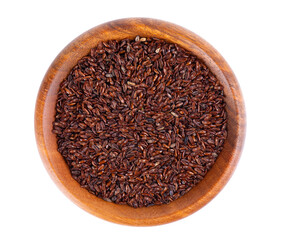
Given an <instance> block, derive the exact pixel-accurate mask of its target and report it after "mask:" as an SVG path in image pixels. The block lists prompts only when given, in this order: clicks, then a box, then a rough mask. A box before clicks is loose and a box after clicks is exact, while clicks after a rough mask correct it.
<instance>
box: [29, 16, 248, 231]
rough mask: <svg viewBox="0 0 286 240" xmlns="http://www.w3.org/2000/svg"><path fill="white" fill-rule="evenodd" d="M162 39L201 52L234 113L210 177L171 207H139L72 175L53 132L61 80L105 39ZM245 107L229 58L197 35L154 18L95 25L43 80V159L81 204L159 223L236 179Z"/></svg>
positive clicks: (111, 215) (123, 218) (39, 110)
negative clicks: (108, 197) (97, 192)
mask: <svg viewBox="0 0 286 240" xmlns="http://www.w3.org/2000/svg"><path fill="white" fill-rule="evenodd" d="M137 35H140V36H142V37H157V38H161V39H165V40H167V41H169V42H174V43H177V44H179V45H180V46H182V47H183V48H185V49H188V50H189V51H191V52H192V53H193V54H194V55H196V56H198V57H199V58H200V59H201V60H202V61H203V62H204V63H205V64H206V65H207V66H208V67H209V68H210V69H211V71H212V72H213V73H214V74H215V75H216V77H217V78H218V79H219V80H220V81H221V83H222V84H223V86H224V89H225V95H226V103H227V113H228V126H227V127H228V137H227V139H226V142H225V145H224V149H223V151H222V152H221V154H220V155H219V157H218V159H217V161H216V163H215V164H214V166H213V167H212V169H211V170H210V171H209V172H208V173H207V175H206V176H205V178H204V179H203V180H202V181H201V182H200V183H199V184H198V185H197V186H195V187H194V188H193V189H192V190H191V191H190V192H188V193H187V194H185V195H184V196H183V197H181V198H179V199H178V200H176V201H174V202H171V203H170V204H168V205H161V206H152V207H148V208H139V209H134V208H132V207H129V206H124V205H117V204H114V203H109V202H106V201H104V200H102V199H100V198H97V197H96V196H94V195H92V194H90V193H89V192H88V191H87V190H85V189H83V188H81V187H80V185H79V184H78V183H77V182H76V181H75V180H74V179H73V178H72V177H71V174H70V171H69V168H68V167H67V165H66V163H65V161H64V159H63V158H62V156H61V154H60V153H59V152H58V151H57V142H56V136H55V134H53V133H52V122H53V121H54V116H55V103H56V99H57V93H58V90H59V85H60V83H61V81H62V80H63V79H64V78H65V77H66V76H67V75H68V73H69V72H70V70H71V69H72V68H73V67H74V65H76V63H77V62H78V60H79V59H81V58H82V57H83V56H85V55H87V54H88V53H89V51H90V49H91V48H92V47H95V46H96V45H97V44H98V42H99V41H106V40H110V39H118V40H119V39H124V38H135V37H136V36H137ZM244 125H245V123H244V108H243V100H242V97H241V93H240V90H239V86H238V84H237V81H236V79H235V76H234V75H233V73H232V71H231V69H230V68H229V66H228V65H227V63H226V62H225V61H224V59H223V58H222V57H221V56H220V55H219V54H218V53H217V52H216V50H215V49H213V48H212V47H211V46H210V45H209V44H208V43H206V42H205V41H204V40H202V39H201V38H199V37H198V36H196V35H195V34H194V33H192V32H190V31H188V30H186V29H184V28H181V27H178V26H176V25H173V24H169V23H166V22H162V21H158V20H151V19H124V20H119V21H113V22H110V23H107V24H103V25H100V26H98V27H95V28H93V29H91V30H89V31H88V32H86V33H84V34H82V35H81V36H80V37H78V38H77V39H75V40H74V41H73V42H72V43H70V44H69V45H68V46H67V47H66V48H65V49H64V50H63V51H62V52H61V53H60V54H59V55H58V56H57V58H56V59H55V61H54V62H53V63H52V65H51V66H50V68H49V70H48V72H47V73H46V75H45V77H44V80H43V82H42V85H41V88H40V91H39V95H38V99H37V105H36V113H35V130H36V138H37V143H38V147H39V152H40V154H41V158H42V160H43V162H44V164H45V166H46V168H47V170H48V172H49V174H50V175H51V177H52V178H53V180H54V181H55V182H56V184H57V185H58V186H59V188H60V189H61V190H62V191H63V192H64V193H65V194H66V195H67V196H68V197H69V198H70V199H71V200H72V201H74V202H75V203H76V204H77V205H79V206H80V207H81V208H83V209H85V210H86V211H88V212H90V213H92V214H94V215H96V216H98V217H101V218H103V219H106V220H109V221H112V222H117V223H121V224H128V225H157V224H163V223H167V222H171V221H174V220H177V219H180V218H182V217H185V216H187V215H189V214H191V213H193V212H195V211H196V210H198V209H200V208H201V207H202V206H204V205H205V204H206V203H208V202H209V201H210V200H211V199H212V198H213V197H214V196H215V195H216V194H217V193H218V192H219V191H220V190H221V189H222V187H223V186H224V185H225V184H226V182H227V181H228V179H229V178H230V176H231V174H232V172H233V170H234V168H235V166H236V164H237V161H238V158H239V155H240V151H241V149H242V144H243V139H244Z"/></svg>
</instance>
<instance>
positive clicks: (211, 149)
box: [53, 36, 227, 208]
mask: <svg viewBox="0 0 286 240" xmlns="http://www.w3.org/2000/svg"><path fill="white" fill-rule="evenodd" d="M225 106H226V103H225V101H224V93H223V86H222V85H221V84H220V82H219V81H218V80H217V79H216V77H215V76H214V75H213V74H212V73H211V72H210V70H209V69H208V67H207V66H206V65H205V64H204V63H202V62H201V61H200V60H198V59H197V58H196V57H195V56H193V55H192V54H191V53H190V52H188V51H187V50H185V49H183V48H181V47H180V46H178V45H175V44H172V43H168V42H165V41H163V40H159V39H156V38H147V37H140V36H137V37H136V38H135V39H123V40H119V41H117V40H111V41H106V42H101V43H99V44H98V45H97V46H96V47H95V48H93V49H91V51H90V54H88V55H87V56H85V57H83V58H82V59H81V60H79V61H78V63H77V64H76V65H75V66H74V68H73V69H72V70H71V72H70V73H69V75H68V77H67V78H65V79H63V81H62V83H61V86H60V89H59V91H58V96H57V104H56V115H55V119H54V122H53V133H54V134H55V135H56V136H57V143H58V151H59V152H60V153H61V154H62V156H63V158H64V159H65V161H66V163H67V165H68V167H69V169H70V172H71V175H72V177H73V178H74V179H75V180H76V181H77V182H78V183H79V184H80V185H81V186H82V187H83V188H85V189H87V190H88V191H89V192H90V193H92V194H94V195H96V196H97V197H99V198H102V199H104V200H105V201H108V202H114V203H116V204H128V205H130V206H131V207H135V208H137V207H144V206H145V207H148V206H152V205H160V204H167V203H169V202H171V201H174V200H176V199H177V198H179V197H181V196H182V195H184V194H185V193H187V192H188V191H190V190H191V189H192V188H193V187H194V186H195V185H196V184H197V183H198V182H199V181H200V180H201V179H203V177H204V176H205V174H206V173H207V171H208V170H209V169H210V168H211V167H212V166H213V164H214V163H215V161H216V159H217V157H218V156H219V153H220V152H221V150H222V148H223V144H224V141H225V139H226V137H227V112H226V110H225Z"/></svg>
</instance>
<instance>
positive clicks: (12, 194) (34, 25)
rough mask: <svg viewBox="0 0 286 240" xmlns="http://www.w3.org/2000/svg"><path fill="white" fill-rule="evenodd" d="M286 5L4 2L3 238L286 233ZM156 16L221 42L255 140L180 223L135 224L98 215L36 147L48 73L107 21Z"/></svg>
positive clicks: (0, 14)
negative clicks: (64, 189) (63, 188)
mask: <svg viewBox="0 0 286 240" xmlns="http://www.w3.org/2000/svg"><path fill="white" fill-rule="evenodd" d="M283 3H285V1H275V0H272V1H251V0H249V1H199V0H196V1H179V0H177V1H167V0H164V1H156V0H151V1H149V0H143V1H140V0H137V1H135V0H134V1H124V0H118V1H112V0H109V1H107V0H101V1H96V0H94V1H83V0H81V1H60V0H58V1H4V0H3V1H1V3H0V26H1V28H0V34H1V37H0V81H1V82H0V83H1V85H0V104H1V108H0V123H1V124H0V129H1V131H0V141H1V144H0V146H1V148H0V149H1V152H0V153H1V155H0V156H1V162H0V184H1V188H0V221H1V223H0V239H29V240H30V239H49V240H50V239H104V240H108V239H116V240H119V239H136V240H137V239H138V240H140V239H172V240H173V239H180V238H181V237H182V238H190V239H220V240H223V239H286V234H285V230H283V228H285V225H286V219H285V215H286V207H285V204H286V196H285V192H286V174H285V172H286V169H285V168H286V123H285V121H286V118H285V117H286V114H285V112H286V110H285V109H286V101H285V99H286V98H285V95H286V75H285V70H286V61H285V56H286V27H285V25H286V14H285V10H286V7H285V6H284V5H283ZM125 17H152V18H158V19H162V20H167V21H170V22H173V23H176V24H178V25H181V26H183V27H185V28H187V29H189V30H191V31H193V32H195V33H197V34H198V35H199V36H201V37H203V38H204V39H205V40H207V41H208V42H209V43H211V44H212V45H213V46H214V47H215V48H216V49H217V50H218V51H219V52H220V53H221V54H222V55H223V56H224V58H225V59H226V60H227V62H228V63H229V65H230V66H231V67H232V69H233V71H234V72H235V74H236V76H237V79H238V81H239V83H240V85H241V89H242V92H243V95H244V99H245V104H246V110H247V123H248V127H247V137H246V141H245V147H244V152H243V155H242V157H241V159H240V162H239V165H238V167H237V169H236V172H235V173H234V175H233V177H232V178H231V180H230V181H229V183H228V184H227V186H226V187H225V188H224V189H223V191H222V192H221V193H220V194H219V195H218V196H217V197H216V198H215V199H214V200H213V201H211V202H210V203H209V204H208V205H207V206H205V207H204V208H202V209H201V210H200V211H198V212H196V213H195V214H193V215H191V216H189V217H187V218H185V219H182V220H180V221H177V222H174V223H171V224H167V225H162V226H156V227H128V226H121V225H117V224H113V223H109V222H106V221H104V220H101V219H99V218H97V217H94V216H92V215H90V214H88V213H86V212H84V211H83V210H81V209H80V208H78V207H77V206H76V205H74V204H73V203H72V202H71V201H70V200H69V199H67V198H66V197H65V196H64V195H63V194H62V193H61V192H60V191H59V190H58V188H57V187H56V186H55V184H54V183H53V182H52V180H51V179H50V177H49V176H48V174H47V172H46V170H45V168H44V167H43V164H42V162H41V159H40V156H39V154H38V150H37V147H36V143H35V138H34V107H35V101H36V96H37V92H38V89H39V86H40V83H41V81H42V78H43V76H44V74H45V72H46V70H47V69H48V67H49V65H50V63H51V62H52V61H53V59H54V58H55V57H56V55H57V54H58V53H59V52H60V51H61V50H62V49H63V48H64V47H65V46H66V45H67V44H68V43H69V42H70V41H71V40H73V39H74V38H75V37H77V36H78V35H80V34H81V33H83V32H84V31H86V30H88V29H90V28H92V27H94V26H96V25H99V24H101V23H104V22H107V21H110V20H114V19H118V18H125Z"/></svg>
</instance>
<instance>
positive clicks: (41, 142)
mask: <svg viewBox="0 0 286 240" xmlns="http://www.w3.org/2000/svg"><path fill="white" fill-rule="evenodd" d="M107 26H109V28H108V29H112V28H114V26H119V27H120V28H121V29H126V28H127V27H129V28H134V29H135V28H138V29H139V30H140V31H143V30H144V29H146V28H150V29H153V30H154V29H155V30H156V31H161V34H162V33H163V34H165V35H166V36H167V35H168V34H170V32H168V30H167V28H170V29H171V30H170V31H173V32H174V34H179V35H180V36H181V37H183V41H192V44H193V45H194V47H197V48H198V49H195V51H198V52H201V53H202V54H206V55H207V56H209V57H210V59H211V60H212V61H213V62H214V63H215V65H216V66H218V68H219V69H220V71H221V74H222V76H220V78H222V79H225V80H226V81H227V82H228V84H229V81H230V82H231V84H230V86H229V87H230V91H231V92H232V94H233V95H232V96H233V101H234V105H235V109H234V110H235V112H236V115H235V116H236V117H237V123H238V124H237V138H236V139H235V145H234V146H233V152H232V155H231V158H230V159H229V164H228V165H227V167H226V168H225V169H224V172H223V173H222V174H221V176H220V178H219V179H218V181H217V182H216V183H215V184H214V185H212V187H211V188H210V189H209V190H208V192H207V193H206V194H204V196H203V197H201V198H200V199H199V201H197V202H195V203H194V204H193V205H192V206H188V207H186V208H184V209H183V210H182V211H179V212H173V213H172V214H169V213H166V214H165V215H164V214H163V215H162V216H159V217H155V218H152V217H151V218H148V219H128V218H126V219H124V218H122V217H117V216H110V215H106V214H105V213H104V211H102V210H101V208H102V207H103V205H100V204H99V206H97V207H96V208H93V209H91V207H90V206H87V205H86V204H85V203H83V202H82V199H81V197H82V196H79V195H78V196H75V194H74V192H73V189H72V188H74V186H71V187H69V186H67V185H66V183H64V181H63V179H62V178H61V176H60V175H59V174H58V172H57V166H55V165H54V163H52V161H51V159H50V156H49V152H48V149H49V145H50V144H51V143H49V141H47V139H46V136H45V128H46V127H47V126H46V125H45V124H46V123H45V116H47V115H48V114H51V112H50V110H49V109H48V106H47V104H46V100H47V97H49V96H50V93H49V90H50V89H51V87H52V85H53V84H54V81H53V80H54V79H55V78H59V77H61V78H62V77H63V74H64V73H65V71H67V70H68V68H71V63H69V64H67V62H68V61H69V60H70V59H69V57H70V55H69V53H70V52H71V51H73V52H76V51H85V52H86V51H87V50H88V49H84V44H83V43H87V42H88V41H91V40H92V39H93V38H95V37H97V38H100V35H98V33H102V34H104V31H107V30H106V27H107ZM154 26H156V27H154ZM134 31H135V30H134ZM96 34H97V35H96ZM138 35H139V34H138ZM174 41H176V40H175V39H174ZM89 50H90V48H89ZM85 55H86V54H85ZM77 61H78V60H76V62H77ZM206 64H207V65H208V64H213V63H206ZM208 67H209V65H208ZM211 71H212V69H211ZM43 116H44V117H43ZM245 133H246V114H245V107H244V101H243V97H242V93H241V90H240V87H239V84H238V82H237V79H236V77H235V75H234V73H233V72H232V70H231V68H230V67H229V65H228V64H227V62H226V61H225V60H224V58H223V57H222V56H221V55H220V54H219V53H218V52H217V50H216V49H215V48H214V47H212V46H211V45H210V44H209V43H207V42H206V41H205V40H203V39H202V38H201V37H199V36H198V35H196V34H195V33H193V32H191V31H189V30H187V29H185V28H183V27H180V26H178V25H176V24H173V23H169V22H166V21H162V20H157V19H150V18H124V19H119V20H113V21H110V22H106V23H104V24H101V25H99V26H96V27H94V28H91V29H90V30H88V31H86V32H84V33H83V34H81V35H80V36H79V37H77V38H75V39H74V40H73V41H72V42H71V43H69V44H68V45H67V46H66V47H65V48H64V49H63V50H62V51H61V52H60V53H59V54H58V56H57V57H56V58H55V60H54V61H53V62H52V64H51V66H50V67H49V69H48V70H47V72H46V74H45V77H44V79H43V80H42V83H41V86H40V89H39V92H38V96H37V100H36V107H35V136H36V142H37V146H38V150H39V153H40V156H41V159H42V161H43V163H44V166H45V167H46V169H47V171H48V173H49V175H50V176H51V178H52V179H53V181H54V182H55V183H56V185H57V186H58V187H59V188H60V190H61V191H62V192H63V193H64V194H65V195H66V196H67V197H68V198H69V199H71V200H72V201H73V202H74V203H76V204H77V205H78V206H79V207H81V208H82V209H84V210H86V211H87V212H89V213H91V214H93V215H96V216H98V217H100V218H102V219H105V220H108V221H111V222H115V223H119V224H125V225H133V226H150V225H159V224H165V223H169V222H173V221H175V220H179V219H181V218H184V217H186V216H188V215H190V214H192V213H194V212H196V211H197V210H199V209H201V208H202V207H203V206H205V205H206V204H207V203H208V202H210V201H211V200H212V199H213V198H214V197H215V196H216V195H217V194H218V193H219V192H220V191H221V190H222V188H223V187H224V186H225V185H226V183H227V182H228V181H229V179H230V177H231V176H232V174H233V172H234V170H235V168H236V166H237V163H238V161H239V158H240V155H241V152H242V149H243V145H244V139H245ZM83 190H85V189H83ZM176 201H178V200H176ZM174 202H175V201H174ZM122 208H124V209H126V206H122Z"/></svg>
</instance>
